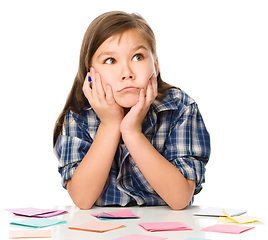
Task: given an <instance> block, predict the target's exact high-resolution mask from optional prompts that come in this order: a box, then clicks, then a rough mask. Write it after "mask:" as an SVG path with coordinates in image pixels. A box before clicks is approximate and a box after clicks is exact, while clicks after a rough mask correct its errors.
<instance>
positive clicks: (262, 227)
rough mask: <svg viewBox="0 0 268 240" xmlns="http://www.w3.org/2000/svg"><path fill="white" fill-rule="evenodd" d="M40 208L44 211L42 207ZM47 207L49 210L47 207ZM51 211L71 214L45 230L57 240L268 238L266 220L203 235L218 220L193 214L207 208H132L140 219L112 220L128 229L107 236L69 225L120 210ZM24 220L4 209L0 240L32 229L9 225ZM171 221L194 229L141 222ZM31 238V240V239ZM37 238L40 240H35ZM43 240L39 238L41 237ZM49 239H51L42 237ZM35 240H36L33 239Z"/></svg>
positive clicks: (58, 217) (73, 207)
mask: <svg viewBox="0 0 268 240" xmlns="http://www.w3.org/2000/svg"><path fill="white" fill-rule="evenodd" d="M40 208H44V207H43V206H40ZM46 208H47V207H46ZM49 208H53V209H61V210H67V211H68V212H69V213H68V214H64V215H60V216H57V217H53V218H55V219H64V220H66V221H67V224H60V225H56V226H52V227H47V228H43V229H52V238H51V239H54V240H64V239H68V240H69V239H70V240H84V239H87V240H88V239H93V240H94V239H98V240H102V239H107V240H111V239H114V238H118V237H122V236H126V235H129V234H143V235H150V236H161V237H167V238H168V239H170V240H171V239H176V240H178V239H181V240H184V239H186V238H190V237H200V238H205V239H213V240H214V239H215V240H216V239H217V240H221V239H224V240H228V239H243V240H247V239H250V240H252V239H268V231H267V230H268V228H267V219H262V221H261V222H258V223H257V222H256V223H251V224H247V225H249V226H254V227H255V228H254V229H251V230H249V231H247V232H244V233H241V234H226V233H212V232H202V231H200V229H202V228H204V227H208V226H210V225H214V224H216V223H217V219H218V218H217V217H203V216H194V215H193V213H196V212H198V211H199V210H200V209H202V208H204V207H199V206H190V207H187V208H186V209H184V210H181V211H172V210H171V209H170V208H169V207H168V206H155V207H136V206H135V207H129V209H130V210H131V211H132V212H133V213H135V214H136V215H138V216H139V217H140V218H139V219H127V220H126V219H123V220H109V221H113V222H118V223H123V224H124V225H126V227H125V228H121V229H117V230H112V231H109V232H105V233H94V232H87V231H78V230H70V229H68V226H74V225H78V224H82V223H85V222H88V221H91V220H96V218H95V217H93V216H91V214H92V213H100V212H103V211H105V212H108V211H114V210H117V209H120V208H116V207H105V208H100V207H93V208H92V209H91V210H80V209H79V208H77V207H75V206H70V207H62V206H58V207H57V206H51V207H49ZM22 219H25V218H24V217H19V216H14V215H13V214H12V213H9V212H6V211H4V210H2V212H1V222H0V223H1V229H0V239H1V240H5V239H9V238H8V234H9V231H10V230H17V229H31V228H27V227H16V226H12V225H10V224H9V223H10V222H12V221H14V220H22ZM161 221H163V222H171V221H179V222H184V223H186V224H187V225H189V226H190V227H191V228H193V230H191V231H168V232H167V231H165V232H164V231H163V232H147V231H146V230H144V229H143V228H141V227H140V226H138V224H139V223H142V222H161ZM29 239H30V238H29ZM36 239H37V238H36ZM39 239H40V238H39ZM43 239H49V238H43ZM31 240H33V238H31Z"/></svg>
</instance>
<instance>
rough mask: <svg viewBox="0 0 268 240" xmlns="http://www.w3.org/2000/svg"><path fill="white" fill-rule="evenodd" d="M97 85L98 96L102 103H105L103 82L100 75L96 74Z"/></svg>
mask: <svg viewBox="0 0 268 240" xmlns="http://www.w3.org/2000/svg"><path fill="white" fill-rule="evenodd" d="M95 83H96V92H97V96H98V98H99V100H100V101H103V100H104V99H105V92H104V90H103V86H102V81H101V78H100V74H99V73H96V80H95Z"/></svg>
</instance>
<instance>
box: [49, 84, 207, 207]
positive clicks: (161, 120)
mask: <svg viewBox="0 0 268 240" xmlns="http://www.w3.org/2000/svg"><path fill="white" fill-rule="evenodd" d="M99 124H100V120H99V118H98V116H97V115H96V113H95V112H94V110H93V109H92V108H91V107H90V106H89V107H87V108H85V109H84V110H83V111H82V112H81V114H79V115H77V114H74V113H73V112H68V113H67V115H66V125H65V129H64V134H63V135H60V136H59V138H58V140H57V143H56V145H55V148H54V151H55V154H56V156H57V158H58V160H59V173H60V174H61V176H62V185H63V187H64V188H66V181H67V180H69V179H71V178H72V175H73V173H74V171H75V170H76V168H77V166H78V165H79V164H80V162H81V161H82V159H83V158H84V156H85V155H86V153H87V151H88V150H89V148H90V146H91V144H92V142H93V140H94V137H95V135H96V132H97V129H98V126H99ZM142 131H143V133H144V135H145V136H146V137H147V139H148V140H149V141H150V142H151V144H152V145H153V146H154V147H155V148H156V149H157V151H158V152H159V153H160V154H162V155H163V156H164V157H165V158H166V159H167V161H170V162H171V163H172V164H173V165H174V166H176V167H177V168H178V170H179V171H180V172H181V173H182V174H183V176H184V177H185V178H187V179H191V180H194V181H196V188H195V194H197V193H199V192H200V191H201V189H202V183H204V182H205V166H206V164H207V162H208V159H209V155H210V137H209V133H208V132H207V130H206V127H205V124H204V122H203V119H202V116H201V114H200V112H199V110H198V106H197V104H196V103H195V101H194V100H193V99H192V98H190V97H189V96H188V95H187V94H185V93H184V92H182V91H180V90H177V89H170V90H168V94H167V96H166V97H165V99H164V100H163V101H159V100H155V101H154V102H153V103H152V105H151V107H150V109H149V111H148V113H147V115H146V117H145V119H144V121H143V125H142ZM130 202H135V203H136V204H138V205H165V204H166V203H165V202H164V200H163V199H162V198H161V197H160V196H159V195H158V194H157V193H156V192H155V191H154V189H153V188H152V187H151V186H150V184H149V183H148V182H147V180H146V179H145V177H144V176H143V174H142V173H141V171H140V170H139V168H138V167H137V165H136V163H135V161H134V160H133V158H132V157H131V155H130V154H129V152H128V150H127V148H126V146H125V145H120V144H119V145H118V149H117V151H116V154H115V156H114V161H113V164H112V167H111V171H110V174H109V177H108V179H107V182H106V185H105V187H104V189H103V191H102V193H101V195H100V196H99V198H98V199H97V201H96V203H95V204H96V205H99V206H107V205H120V206H126V205H127V204H128V203H130ZM192 202H193V198H192V200H191V202H190V204H191V203H192Z"/></svg>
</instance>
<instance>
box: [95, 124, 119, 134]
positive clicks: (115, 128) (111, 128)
mask: <svg viewBox="0 0 268 240" xmlns="http://www.w3.org/2000/svg"><path fill="white" fill-rule="evenodd" d="M99 129H102V130H103V131H106V132H107V133H118V134H120V135H121V132H120V124H112V123H102V122H100V125H99Z"/></svg>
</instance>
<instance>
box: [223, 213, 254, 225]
mask: <svg viewBox="0 0 268 240" xmlns="http://www.w3.org/2000/svg"><path fill="white" fill-rule="evenodd" d="M222 213H223V214H224V215H225V216H226V217H228V218H229V219H231V220H233V221H234V222H236V223H239V224H245V223H252V222H257V221H259V220H258V218H256V217H251V216H247V215H241V216H234V217H231V216H230V215H229V214H228V213H227V212H226V211H225V210H224V209H223V210H222Z"/></svg>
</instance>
